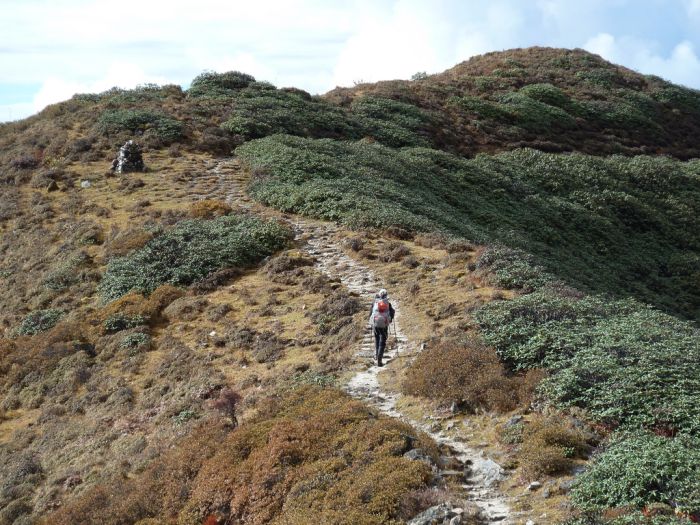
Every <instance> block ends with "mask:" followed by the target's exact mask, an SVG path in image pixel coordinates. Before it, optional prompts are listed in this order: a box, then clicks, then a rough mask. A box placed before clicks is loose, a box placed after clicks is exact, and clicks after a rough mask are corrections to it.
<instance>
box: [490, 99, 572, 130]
mask: <svg viewBox="0 0 700 525" xmlns="http://www.w3.org/2000/svg"><path fill="white" fill-rule="evenodd" d="M500 102H501V103H502V104H503V105H504V106H505V108H506V110H507V111H508V112H509V113H510V114H511V115H513V117H514V123H515V125H516V126H519V127H521V128H524V129H526V130H528V131H533V132H538V133H545V134H549V133H551V132H552V131H557V130H559V131H561V130H565V129H571V128H572V127H574V126H575V124H576V121H575V120H574V118H573V117H572V116H571V115H569V114H568V113H567V112H566V111H565V110H563V109H561V108H559V107H556V106H552V105H550V104H549V103H545V102H541V101H539V100H537V99H534V98H531V97H530V96H528V95H527V92H526V91H520V92H518V93H508V94H506V95H503V96H502V97H501V98H500Z"/></svg>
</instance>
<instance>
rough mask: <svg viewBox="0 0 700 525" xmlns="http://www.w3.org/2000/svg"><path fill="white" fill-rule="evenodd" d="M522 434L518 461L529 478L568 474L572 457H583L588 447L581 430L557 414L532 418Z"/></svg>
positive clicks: (573, 458)
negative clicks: (555, 415)
mask: <svg viewBox="0 0 700 525" xmlns="http://www.w3.org/2000/svg"><path fill="white" fill-rule="evenodd" d="M522 436H523V437H522V439H523V442H522V445H521V447H520V451H519V453H518V461H519V463H520V466H521V468H522V473H523V475H524V476H525V477H527V478H529V479H535V478H537V477H539V476H543V475H549V476H551V475H557V474H565V473H568V472H569V471H570V470H571V468H572V467H573V465H574V460H575V459H577V458H581V457H585V454H586V452H587V451H588V450H589V447H588V445H587V444H586V440H585V437H584V436H583V434H582V433H581V431H580V430H578V429H576V428H574V427H572V426H570V425H568V424H567V423H566V422H565V420H564V419H562V418H559V417H557V418H555V417H545V416H536V417H534V418H533V419H532V420H531V421H530V422H528V423H527V424H526V425H525V427H524V429H523V435H522Z"/></svg>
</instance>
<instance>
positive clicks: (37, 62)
mask: <svg viewBox="0 0 700 525" xmlns="http://www.w3.org/2000/svg"><path fill="white" fill-rule="evenodd" d="M0 7H1V8H2V10H1V11H0V12H1V13H2V14H1V15H0V122H2V121H7V120H16V119H19V118H23V117H26V116H29V115H31V114H33V113H36V112H37V111H40V110H41V109H43V108H44V107H45V106H46V105H48V104H52V103H54V102H58V101H61V100H66V99H68V98H70V97H71V96H72V95H73V94H75V93H97V92H101V91H105V90H107V89H109V88H111V87H113V86H119V87H123V88H132V87H135V86H136V85H139V84H144V83H157V84H169V83H173V84H180V85H182V86H183V87H187V86H188V85H189V83H190V81H191V80H192V79H193V78H194V77H195V76H197V75H198V74H199V73H201V72H202V71H205V70H208V71H220V72H223V71H230V70H239V71H243V72H246V73H250V74H252V75H254V76H255V77H256V78H257V79H259V80H267V81H269V82H272V83H273V84H275V85H277V86H279V87H283V86H295V87H300V88H302V89H305V90H307V91H309V92H311V93H325V92H326V91H328V90H330V89H332V88H334V87H335V86H350V85H353V83H356V82H361V81H362V82H373V81H377V80H386V79H393V78H410V77H411V75H413V74H414V73H416V72H423V71H425V72H427V73H437V72H440V71H444V70H445V69H448V68H450V67H452V66H454V65H455V64H457V63H459V62H461V61H463V60H467V59H468V58H470V57H472V56H474V55H480V54H482V53H486V52H489V51H499V50H504V49H510V48H514V47H528V46H533V45H541V46H552V47H567V48H576V47H579V48H583V49H587V50H589V51H591V52H594V53H597V54H599V55H601V56H603V58H605V59H607V60H610V61H613V62H615V63H618V64H622V65H625V66H627V67H630V68H632V69H634V70H637V71H639V72H641V73H645V74H655V75H659V76H661V77H664V78H666V79H669V80H671V81H673V82H676V83H679V84H684V85H686V86H690V87H693V88H696V89H700V0H586V1H582V0H346V1H334V0H325V1H321V0H276V1H273V0H252V1H251V0H248V1H238V0H196V1H193V0H167V1H161V0H118V1H114V0H0Z"/></svg>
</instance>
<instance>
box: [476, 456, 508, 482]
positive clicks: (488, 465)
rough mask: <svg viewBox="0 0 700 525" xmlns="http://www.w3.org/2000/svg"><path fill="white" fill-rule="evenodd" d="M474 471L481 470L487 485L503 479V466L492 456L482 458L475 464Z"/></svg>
mask: <svg viewBox="0 0 700 525" xmlns="http://www.w3.org/2000/svg"><path fill="white" fill-rule="evenodd" d="M472 472H479V473H480V474H481V476H482V478H483V480H484V485H486V486H487V487H489V486H491V485H493V484H494V483H496V482H498V481H501V480H502V479H503V468H502V467H501V466H500V465H499V464H498V463H496V462H495V461H494V460H492V459H491V458H488V459H484V460H480V461H479V462H478V465H477V464H475V465H474V467H473V468H472Z"/></svg>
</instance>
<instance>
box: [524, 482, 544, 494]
mask: <svg viewBox="0 0 700 525" xmlns="http://www.w3.org/2000/svg"><path fill="white" fill-rule="evenodd" d="M541 486H542V483H540V482H539V481H533V482H532V483H530V484H529V485H528V486H527V490H529V491H531V492H532V491H535V490H537V489H539V488H540V487H541Z"/></svg>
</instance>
